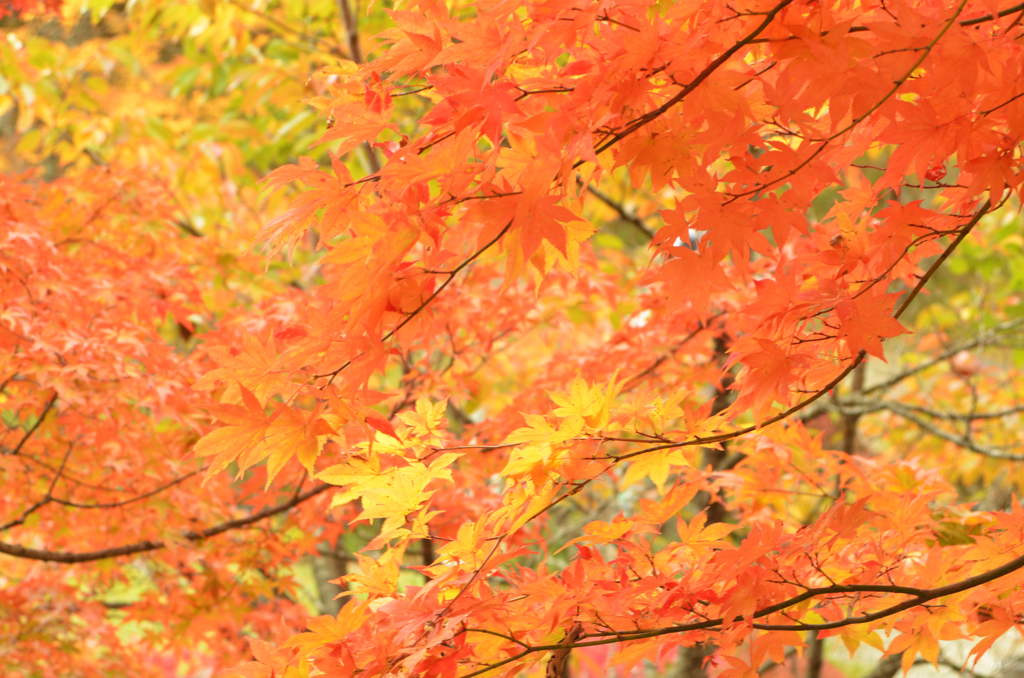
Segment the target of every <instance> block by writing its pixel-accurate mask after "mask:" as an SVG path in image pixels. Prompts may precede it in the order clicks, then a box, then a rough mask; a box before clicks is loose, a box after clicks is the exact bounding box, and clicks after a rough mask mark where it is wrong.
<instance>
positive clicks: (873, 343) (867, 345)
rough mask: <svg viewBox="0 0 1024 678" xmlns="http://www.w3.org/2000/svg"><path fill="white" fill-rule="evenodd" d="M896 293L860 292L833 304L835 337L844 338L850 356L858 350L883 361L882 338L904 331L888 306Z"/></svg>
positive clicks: (891, 303)
mask: <svg viewBox="0 0 1024 678" xmlns="http://www.w3.org/2000/svg"><path fill="white" fill-rule="evenodd" d="M899 296H900V295H899V294H896V293H893V294H871V293H870V292H869V293H867V294H862V295H860V296H858V297H854V298H852V299H844V300H843V301H840V302H839V303H838V304H836V316H837V317H838V318H839V322H840V325H839V337H840V338H841V339H844V340H846V345H847V348H848V350H849V352H850V355H851V356H855V355H857V354H858V353H859V352H860V351H861V350H864V351H867V353H868V354H869V355H873V356H875V357H876V358H881V359H882V360H883V361H884V360H885V352H884V351H883V349H882V341H881V340H882V339H888V338H890V337H895V336H897V335H900V334H904V333H906V332H907V330H906V328H904V327H903V325H901V324H900V323H899V321H898V320H896V319H895V318H893V317H892V315H891V314H892V305H893V304H894V303H896V299H897V298H899Z"/></svg>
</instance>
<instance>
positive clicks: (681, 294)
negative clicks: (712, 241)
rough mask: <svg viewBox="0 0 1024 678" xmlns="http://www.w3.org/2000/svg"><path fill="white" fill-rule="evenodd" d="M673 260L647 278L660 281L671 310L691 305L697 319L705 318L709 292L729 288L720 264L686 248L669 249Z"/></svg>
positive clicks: (708, 256)
mask: <svg viewBox="0 0 1024 678" xmlns="http://www.w3.org/2000/svg"><path fill="white" fill-rule="evenodd" d="M668 251H669V252H670V253H671V254H672V255H673V258H672V259H670V260H669V261H668V262H666V263H665V265H664V266H662V267H661V269H660V270H658V271H657V273H655V274H654V276H653V277H652V278H651V280H652V281H663V282H664V283H665V289H666V291H667V292H668V301H669V303H670V304H671V305H672V306H673V307H679V306H682V305H684V304H691V305H692V306H693V308H694V310H696V312H697V314H698V315H699V316H700V318H701V320H705V319H707V317H708V309H709V305H710V301H711V293H712V292H713V291H720V290H729V289H733V285H732V283H731V282H729V278H728V277H727V276H726V275H725V271H724V270H723V269H722V266H721V264H720V263H718V262H717V261H716V260H715V258H714V257H713V256H711V253H710V252H708V251H704V252H701V253H699V254H698V253H697V252H694V251H693V250H691V249H689V248H687V247H670V248H668Z"/></svg>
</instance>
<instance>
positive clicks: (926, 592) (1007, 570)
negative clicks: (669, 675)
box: [463, 555, 1024, 678]
mask: <svg viewBox="0 0 1024 678" xmlns="http://www.w3.org/2000/svg"><path fill="white" fill-rule="evenodd" d="M1021 568H1024V555H1021V556H1018V557H1016V558H1014V559H1013V560H1011V561H1009V562H1008V563H1006V564H1004V565H1001V566H1000V567H996V568H993V569H991V570H989V571H988V572H982V573H981V574H978V575H975V576H973V577H968V578H967V579H962V580H960V581H958V582H955V583H953V584H949V585H947V586H939V587H936V588H933V589H916V588H912V587H906V586H885V585H880V586H871V585H856V586H839V585H837V586H827V587H822V588H818V589H808V590H807V591H804V592H803V593H801V594H799V595H797V596H793V597H792V598H788V599H786V600H784V601H782V602H780V603H776V604H774V605H769V606H767V607H764V608H761V609H760V610H758V611H756V612H754V614H753V615H752V616H751V617H750V618H749V619H759V618H762V617H767V616H769V615H772V614H775V613H778V612H781V611H783V610H785V609H787V608H790V607H793V606H794V605H798V604H800V603H802V602H804V601H806V600H810V599H812V598H816V597H818V596H825V595H834V594H845V593H865V592H870V593H888V594H895V595H900V594H902V595H910V596H912V597H911V598H909V599H908V600H905V601H903V602H901V603H897V604H896V605H891V606H889V607H887V608H885V609H882V610H878V611H877V612H869V613H867V614H862V615H857V616H852V617H845V618H843V619H838V620H836V621H831V622H824V623H821V624H752V626H753V628H755V629H760V630H763V631H826V630H830V629H837V628H842V627H844V626H853V625H856V624H866V623H868V622H872V621H876V620H878V619H883V618H885V617H890V616H892V615H894V614H898V613H900V612H903V611H904V610H909V609H910V608H912V607H917V606H919V605H923V604H924V603H927V602H928V601H931V600H935V599H936V598H942V597H943V596H949V595H953V594H956V593H960V592H962V591H967V590H968V589H972V588H975V587H978V586H981V585H983V584H987V583H989V582H991V581H994V580H996V579H999V578H1000V577H1004V576H1006V575H1008V574H1011V573H1012V572H1016V571H1017V570H1020V569H1021ZM747 619H748V618H747V617H742V616H740V617H734V618H733V619H731V620H728V621H727V620H726V619H724V618H718V619H707V620H705V621H700V622H693V623H691V624H677V625H675V626H669V627H666V628H661V629H648V630H643V631H613V632H602V633H593V634H585V635H583V636H582V638H584V639H585V638H598V639H599V640H584V641H583V642H571V643H557V644H548V645H530V646H526V647H525V649H524V650H523V651H522V652H519V653H517V654H515V655H513V656H511V657H509V658H507V659H505V660H502V661H500V662H495V663H493V664H489V665H487V666H486V667H484V668H482V669H480V670H478V671H474V672H472V673H469V674H466V675H465V676H463V678H474V676H478V675H481V674H483V673H486V672H488V671H493V670H494V669H495V668H498V667H499V666H503V665H505V664H508V663H510V662H514V661H518V660H520V659H522V658H524V657H526V656H527V655H529V654H532V653H534V652H548V651H555V652H558V651H567V650H570V649H572V648H576V647H591V646H595V645H609V644H612V643H621V642H624V641H631V640H644V639H647V638H654V637H657V636H664V635H669V634H673V633H687V632H690V631H704V630H708V629H715V628H720V627H722V626H724V625H726V624H727V623H732V624H738V623H742V622H745V621H747ZM476 630H477V629H465V631H467V632H475V631H476ZM516 642H517V643H519V644H520V645H522V643H521V642H520V641H518V640H517V641H516Z"/></svg>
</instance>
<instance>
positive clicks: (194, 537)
mask: <svg viewBox="0 0 1024 678" xmlns="http://www.w3.org/2000/svg"><path fill="white" fill-rule="evenodd" d="M331 487H333V485H328V484H326V483H321V484H319V485H316V486H314V487H313V488H311V489H309V490H308V491H306V492H303V493H302V494H300V495H298V496H297V497H293V498H292V499H290V500H288V501H286V502H283V503H281V504H277V505H276V506H270V507H267V508H265V509H263V510H262V511H259V512H258V513H254V514H252V515H251V516H247V517H245V518H238V519H236V520H229V521H227V522H224V523H220V524H218V525H214V526H212V527H208V528H206V529H204V530H198V531H197V530H189V531H187V532H185V533H183V534H182V535H181V536H182V537H183V538H184V539H187V540H188V541H193V542H199V541H202V540H204V539H209V538H210V537H215V536H217V535H218V534H223V533H224V532H228V531H229V530H235V529H238V528H240V527H246V526H248V525H252V524H253V523H257V522H259V521H261V520H263V519H265V518H270V517H271V516H276V515H277V514H279V513H284V512H285V511H288V510H290V509H292V508H294V507H296V506H298V505H299V504H301V503H303V502H304V501H307V500H308V499H311V498H313V497H315V496H316V495H318V494H320V493H322V492H325V491H327V490H329V489H330V488H331ZM166 546H167V542H165V541H159V540H157V541H141V542H137V543H135V544H126V545H125V546H115V547H112V548H108V549H100V550H98V551H85V552H80V553H69V552H66V551H48V550H45V549H31V548H26V547H24V546H20V545H18V544H8V543H6V542H0V553H5V554H7V555H9V556H14V557H15V558H25V559H28V560H42V561H44V562H50V563H87V562H92V561H95V560H106V559H107V558H118V557H120V556H130V555H134V554H136V553H145V552H146V551H156V550H158V549H162V548H165V547H166Z"/></svg>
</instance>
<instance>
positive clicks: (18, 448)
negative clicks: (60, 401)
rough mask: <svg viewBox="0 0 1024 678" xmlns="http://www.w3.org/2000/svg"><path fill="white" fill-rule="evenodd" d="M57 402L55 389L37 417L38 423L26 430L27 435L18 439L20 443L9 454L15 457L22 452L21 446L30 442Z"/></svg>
mask: <svg viewBox="0 0 1024 678" xmlns="http://www.w3.org/2000/svg"><path fill="white" fill-rule="evenodd" d="M55 402H57V392H56V391H54V393H53V395H52V396H51V397H50V399H49V400H48V401H47V402H46V406H45V407H43V411H42V412H41V413H40V414H39V418H38V419H36V423H34V424H32V427H31V428H30V429H29V430H28V431H26V432H25V435H24V436H22V438H21V440H20V441H18V444H17V445H15V446H14V449H13V450H11V451H10V452H8V453H7V455H8V456H11V457H13V456H16V455H17V454H18V453H20V452H21V448H22V447H24V446H25V443H26V442H28V439H29V438H31V437H32V434H33V433H35V432H36V430H38V429H39V427H40V426H41V425H42V423H43V419H46V415H47V414H49V413H50V409H51V408H52V407H53V404H54V403H55Z"/></svg>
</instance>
